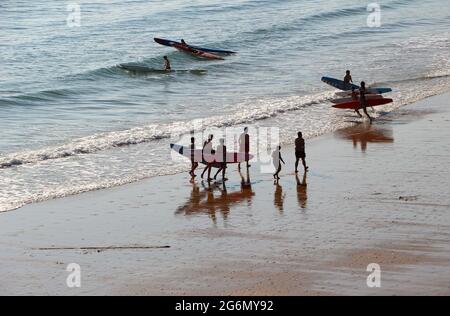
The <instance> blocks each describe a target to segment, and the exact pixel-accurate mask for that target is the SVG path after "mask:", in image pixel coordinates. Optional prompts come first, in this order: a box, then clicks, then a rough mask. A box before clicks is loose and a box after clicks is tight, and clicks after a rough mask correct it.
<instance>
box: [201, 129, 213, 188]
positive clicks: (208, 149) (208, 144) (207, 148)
mask: <svg viewBox="0 0 450 316" xmlns="http://www.w3.org/2000/svg"><path fill="white" fill-rule="evenodd" d="M213 138H214V135H209V136H208V139H207V140H206V141H205V143H204V144H203V160H204V161H206V168H205V170H203V172H202V175H201V177H202V179H203V176H204V175H205V173H206V171H208V181H211V180H212V179H211V168H212V163H213V161H209V160H211V158H208V159H205V155H209V156H211V155H213V154H214V153H215V152H214V150H213V145H212V141H213Z"/></svg>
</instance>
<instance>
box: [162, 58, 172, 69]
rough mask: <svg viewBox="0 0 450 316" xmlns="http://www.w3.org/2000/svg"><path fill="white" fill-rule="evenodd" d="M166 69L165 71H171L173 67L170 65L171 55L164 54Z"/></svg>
mask: <svg viewBox="0 0 450 316" xmlns="http://www.w3.org/2000/svg"><path fill="white" fill-rule="evenodd" d="M164 70H165V71H171V70H172V67H171V66H170V61H169V57H167V56H164Z"/></svg>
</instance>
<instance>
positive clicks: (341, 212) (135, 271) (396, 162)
mask: <svg viewBox="0 0 450 316" xmlns="http://www.w3.org/2000/svg"><path fill="white" fill-rule="evenodd" d="M448 96H449V94H444V95H440V96H436V97H432V98H429V99H425V100H423V101H420V102H418V103H416V104H413V105H408V106H406V107H403V108H400V109H398V110H397V111H396V112H394V113H390V114H389V115H386V116H382V117H381V118H379V119H378V120H376V121H375V122H374V125H372V126H367V125H365V124H357V125H355V126H354V127H350V128H347V129H344V130H340V131H337V132H335V133H333V134H327V135H322V136H320V137H316V138H314V139H312V140H308V141H307V162H308V164H310V169H311V172H310V173H309V174H308V176H307V180H306V181H307V185H306V186H305V185H302V183H303V180H304V179H302V174H300V179H298V180H297V179H296V178H295V176H294V174H292V172H293V156H294V155H293V148H292V147H286V148H284V149H283V154H284V158H286V162H287V164H288V167H287V168H285V169H284V170H283V171H282V179H281V181H280V185H279V186H276V185H274V184H273V179H271V175H261V174H259V172H257V171H256V170H257V168H258V164H256V163H254V164H253V165H252V168H251V181H250V182H251V186H248V185H247V186H246V185H241V179H240V176H239V175H238V174H237V172H236V171H235V168H234V167H231V168H229V172H228V175H229V178H230V181H229V183H228V184H227V190H226V191H225V190H223V189H222V188H221V187H220V185H218V186H217V185H214V186H213V187H208V186H207V185H206V184H205V187H203V186H202V184H201V183H200V182H199V183H197V184H196V185H194V184H190V183H189V182H188V179H187V175H186V174H175V175H171V176H161V177H155V178H150V179H146V180H142V181H139V182H135V183H130V184H126V185H123V186H119V187H114V188H110V189H104V190H98V191H91V192H86V193H83V194H79V195H76V196H70V197H67V198H62V199H55V200H50V201H46V202H41V203H37V204H30V205H27V206H24V207H23V208H21V209H20V210H16V211H11V212H6V213H1V214H0V216H3V221H2V223H1V224H0V226H1V229H0V231H2V233H1V237H2V245H3V246H4V248H5V251H4V253H2V254H1V259H2V262H8V263H10V264H8V265H7V266H8V267H7V268H6V267H5V268H2V270H1V271H0V272H1V274H0V277H2V279H3V280H4V283H3V284H2V285H1V286H0V293H1V294H7V295H10V294H57V295H73V294H80V295H82V294H94V295H103V294H106V295H110V294H119V295H129V294H142V295H173V294H180V295H224V294H226V295H340V294H343V295H355V294H356V295H358V294H369V295H401V294H412V295H419V294H425V295H448V294H450V288H449V286H448V284H450V282H449V281H450V271H449V268H448V267H447V266H448V265H447V264H446V263H447V262H448V260H449V257H448V253H450V252H449V251H448V250H449V249H448V245H447V243H446V242H445V241H446V240H448V233H446V231H448V228H450V222H449V220H448V209H449V208H450V197H449V195H448V193H446V192H445V191H443V190H444V189H443V188H446V187H448V184H449V183H448V181H449V180H448V179H449V178H450V177H448V176H447V177H445V172H446V171H442V172H444V174H443V175H442V173H438V172H437V170H435V168H439V167H443V166H444V165H443V164H442V163H443V162H445V159H446V158H447V159H448V156H447V154H448V151H446V148H448V146H449V143H448V141H447V142H445V141H446V139H443V138H442V134H443V133H444V132H445V131H447V132H448V123H447V124H446V123H445V122H448V120H449V118H450V115H449V113H448V109H446V108H445V106H446V105H447V104H446V103H445V102H446V101H447V100H448V99H449V98H448ZM429 120H433V122H430V121H429ZM445 128H447V130H445ZM424 131H425V132H424ZM410 138H413V139H410ZM441 142H442V144H441ZM416 146H417V147H419V148H417V147H416ZM421 156H425V158H426V161H427V163H428V166H427V168H425V169H430V170H423V168H421V165H422V164H423V160H422V159H421ZM444 167H445V166H444ZM427 171H428V172H427ZM447 173H448V172H447ZM243 176H244V178H245V177H246V176H247V175H245V174H244V175H243ZM297 181H299V182H300V185H297ZM418 189H423V190H424V193H421V192H418ZM180 201H185V202H184V203H182V204H181V205H179V203H180ZM446 212H447V213H446ZM446 215H447V216H446ZM446 218H447V219H446ZM446 238H447V239H446ZM166 246H168V247H170V248H164V247H166ZM105 247H106V248H105ZM108 247H116V248H117V249H111V248H108ZM149 247H156V248H158V249H154V248H152V249H149ZM42 248H46V249H45V250H42ZM56 248H77V249H56ZM80 248H82V249H80ZM138 248H139V249H138ZM374 261H376V262H378V263H379V264H380V265H381V266H382V268H383V271H384V270H386V275H387V277H386V278H387V280H386V281H383V284H384V285H383V287H382V288H381V289H369V288H367V286H366V284H365V282H366V278H367V272H366V270H365V269H366V267H367V264H368V263H372V262H374ZM71 262H77V263H79V264H80V265H81V267H82V269H83V271H86V272H85V273H86V276H85V277H84V278H85V281H84V285H83V286H82V288H81V289H79V290H78V289H68V288H66V287H65V284H64V281H65V276H66V275H67V273H66V272H65V267H66V265H67V264H68V263H71ZM130 262H132V264H130ZM112 276H114V277H112ZM30 280H31V282H28V281H30ZM412 285H413V286H412Z"/></svg>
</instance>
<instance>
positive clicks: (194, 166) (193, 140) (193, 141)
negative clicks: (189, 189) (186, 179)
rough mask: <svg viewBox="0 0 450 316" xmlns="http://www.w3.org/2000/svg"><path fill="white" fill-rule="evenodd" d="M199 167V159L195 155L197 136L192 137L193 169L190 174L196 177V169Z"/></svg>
mask: <svg viewBox="0 0 450 316" xmlns="http://www.w3.org/2000/svg"><path fill="white" fill-rule="evenodd" d="M197 168H198V161H197V159H196V157H195V138H194V137H191V171H189V174H190V175H191V177H192V178H195V177H196V175H195V169H197Z"/></svg>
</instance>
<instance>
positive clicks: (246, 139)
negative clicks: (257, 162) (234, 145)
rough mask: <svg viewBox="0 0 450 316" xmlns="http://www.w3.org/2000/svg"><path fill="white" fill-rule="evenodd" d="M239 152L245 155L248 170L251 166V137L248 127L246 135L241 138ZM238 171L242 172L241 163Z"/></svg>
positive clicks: (245, 129) (245, 131)
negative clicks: (249, 162)
mask: <svg viewBox="0 0 450 316" xmlns="http://www.w3.org/2000/svg"><path fill="white" fill-rule="evenodd" d="M239 152H241V153H245V162H246V164H247V169H248V168H250V167H251V166H250V165H249V164H248V161H249V160H250V159H249V158H250V157H249V156H250V135H249V134H248V127H246V128H244V133H242V134H241V136H239ZM238 170H241V163H239V164H238Z"/></svg>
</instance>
